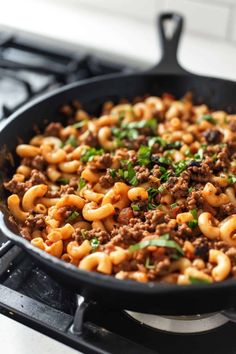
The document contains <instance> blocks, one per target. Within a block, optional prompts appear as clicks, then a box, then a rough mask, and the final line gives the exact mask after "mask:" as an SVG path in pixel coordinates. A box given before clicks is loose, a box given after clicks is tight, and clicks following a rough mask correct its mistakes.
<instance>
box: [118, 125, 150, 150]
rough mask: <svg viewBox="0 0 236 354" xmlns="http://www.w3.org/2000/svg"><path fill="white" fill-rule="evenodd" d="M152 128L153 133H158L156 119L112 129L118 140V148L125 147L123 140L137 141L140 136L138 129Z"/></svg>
mask: <svg viewBox="0 0 236 354" xmlns="http://www.w3.org/2000/svg"><path fill="white" fill-rule="evenodd" d="M142 128H150V129H151V130H152V133H153V134H154V133H156V128H157V121H156V119H149V120H141V121H139V122H130V123H122V124H121V127H120V128H118V127H114V128H112V134H113V136H114V137H115V138H116V143H117V145H118V146H123V139H128V140H135V139H137V137H138V136H139V132H138V129H142Z"/></svg>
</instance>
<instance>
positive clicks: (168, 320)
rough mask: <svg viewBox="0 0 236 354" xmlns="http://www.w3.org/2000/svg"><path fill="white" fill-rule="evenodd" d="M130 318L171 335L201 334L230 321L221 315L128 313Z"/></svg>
mask: <svg viewBox="0 0 236 354" xmlns="http://www.w3.org/2000/svg"><path fill="white" fill-rule="evenodd" d="M126 312H127V313H128V315H129V316H130V317H132V318H133V319H135V320H136V321H138V322H140V323H141V324H144V325H146V326H148V327H152V328H155V329H158V330H161V331H165V332H171V333H185V334H187V333H189V334H190V333H201V332H207V331H210V330H212V329H214V328H217V327H220V326H222V325H224V324H225V323H226V322H228V321H229V320H228V319H227V318H226V317H225V316H224V315H222V314H221V313H208V314H204V315H195V316H157V315H149V314H145V313H139V312H132V311H126Z"/></svg>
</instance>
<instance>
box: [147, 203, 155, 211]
mask: <svg viewBox="0 0 236 354" xmlns="http://www.w3.org/2000/svg"><path fill="white" fill-rule="evenodd" d="M156 208H157V205H155V204H153V203H148V210H154V209H156Z"/></svg>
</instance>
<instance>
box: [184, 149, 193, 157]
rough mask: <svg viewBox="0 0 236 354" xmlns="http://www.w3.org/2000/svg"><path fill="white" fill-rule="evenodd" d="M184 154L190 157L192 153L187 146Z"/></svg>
mask: <svg viewBox="0 0 236 354" xmlns="http://www.w3.org/2000/svg"><path fill="white" fill-rule="evenodd" d="M184 155H185V156H186V157H192V153H191V151H190V149H189V148H188V149H186V150H185V153H184Z"/></svg>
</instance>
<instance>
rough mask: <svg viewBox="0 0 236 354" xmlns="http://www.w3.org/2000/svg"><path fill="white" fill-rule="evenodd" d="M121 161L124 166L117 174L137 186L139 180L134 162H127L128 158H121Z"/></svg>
mask: <svg viewBox="0 0 236 354" xmlns="http://www.w3.org/2000/svg"><path fill="white" fill-rule="evenodd" d="M120 162H121V166H122V168H119V169H118V170H117V171H116V175H117V176H118V177H120V178H122V179H124V180H126V181H127V182H129V184H131V185H132V186H137V184H138V180H137V177H136V172H135V170H134V168H133V165H132V162H131V161H129V162H127V161H126V160H121V161H120Z"/></svg>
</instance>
